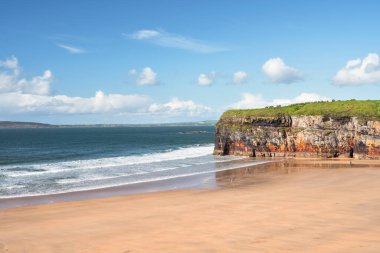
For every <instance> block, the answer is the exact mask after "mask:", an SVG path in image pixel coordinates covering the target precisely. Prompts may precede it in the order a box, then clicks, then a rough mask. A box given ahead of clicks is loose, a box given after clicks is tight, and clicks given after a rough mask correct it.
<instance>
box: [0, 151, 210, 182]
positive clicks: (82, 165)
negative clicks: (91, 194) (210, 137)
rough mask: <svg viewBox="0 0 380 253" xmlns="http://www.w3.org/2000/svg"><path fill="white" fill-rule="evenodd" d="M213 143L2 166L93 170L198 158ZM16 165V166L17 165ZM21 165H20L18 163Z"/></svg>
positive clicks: (12, 174) (14, 174) (13, 173)
mask: <svg viewBox="0 0 380 253" xmlns="http://www.w3.org/2000/svg"><path fill="white" fill-rule="evenodd" d="M213 148H214V146H213V144H208V145H204V146H191V147H184V148H179V149H177V150H172V151H166V152H157V153H150V154H143V155H131V156H119V157H109V158H99V159H88V160H76V161H69V162H57V163H45V164H32V165H23V166H25V167H27V168H28V169H29V170H36V171H20V170H18V171H12V166H3V167H0V168H4V169H6V171H4V172H3V173H4V174H6V175H7V176H10V177H19V176H29V175H42V174H46V173H55V172H63V171H66V172H67V171H73V170H75V171H77V170H91V169H99V168H110V167H118V166H126V165H137V164H148V163H157V162H164V161H173V160H184V159H188V158H196V157H201V156H206V155H211V154H212V151H213ZM15 167H16V166H15ZM17 167H20V165H17Z"/></svg>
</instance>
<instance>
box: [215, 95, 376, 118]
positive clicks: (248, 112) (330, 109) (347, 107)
mask: <svg viewBox="0 0 380 253" xmlns="http://www.w3.org/2000/svg"><path fill="white" fill-rule="evenodd" d="M281 114H287V115H326V116H337V117H343V116H350V117H358V118H370V119H371V118H372V119H373V118H374V119H380V100H354V99H353V100H347V101H332V102H312V103H301V104H294V105H289V106H276V107H273V106H270V107H266V108H261V109H245V110H228V111H226V112H224V113H223V115H222V116H221V119H228V118H231V117H234V116H235V117H236V116H237V117H272V116H278V115H281Z"/></svg>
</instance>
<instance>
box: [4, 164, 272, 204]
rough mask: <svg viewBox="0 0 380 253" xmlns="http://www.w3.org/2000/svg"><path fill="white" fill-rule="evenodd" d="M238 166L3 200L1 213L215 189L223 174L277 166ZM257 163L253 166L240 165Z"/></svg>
mask: <svg viewBox="0 0 380 253" xmlns="http://www.w3.org/2000/svg"><path fill="white" fill-rule="evenodd" d="M231 162H235V163H236V167H234V168H227V169H224V170H219V171H209V172H207V171H206V172H204V173H196V174H194V175H179V176H177V177H173V178H165V179H159V180H153V181H146V182H136V183H129V184H124V185H116V186H105V187H100V188H94V189H84V190H75V191H69V192H61V193H51V194H42V195H31V196H16V197H5V198H1V197H0V210H1V209H7V208H14V207H21V206H30V205H41V204H48V203H56V202H67V201H80V200H86V199H97V198H105V197H112V196H126V195H130V194H140V193H149V192H161V191H168V190H176V189H203V188H205V189H207V188H208V189H213V188H216V182H215V175H216V174H217V173H218V172H221V171H228V170H236V169H241V168H246V167H255V166H259V165H260V164H262V163H268V162H276V161H271V160H263V159H249V158H242V159H239V160H235V161H231ZM244 162H257V164H253V165H244V164H240V165H239V163H244Z"/></svg>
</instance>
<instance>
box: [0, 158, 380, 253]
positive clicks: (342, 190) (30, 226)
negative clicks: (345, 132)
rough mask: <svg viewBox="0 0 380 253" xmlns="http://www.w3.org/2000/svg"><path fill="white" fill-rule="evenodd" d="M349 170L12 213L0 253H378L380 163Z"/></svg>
mask: <svg viewBox="0 0 380 253" xmlns="http://www.w3.org/2000/svg"><path fill="white" fill-rule="evenodd" d="M342 163H343V164H346V165H345V166H339V165H338V164H342ZM347 163H348V161H347V160H346V161H332V162H331V161H329V162H325V161H323V162H316V161H306V160H297V161H293V162H288V163H286V165H284V164H283V163H276V165H274V164H271V165H266V166H267V167H265V166H262V168H256V169H254V170H253V169H250V170H239V171H235V172H223V173H220V174H219V175H217V180H218V182H219V183H220V185H222V187H219V188H218V189H213V190H179V191H168V192H159V193H148V194H138V195H130V196H125V197H111V198H104V199H92V200H84V201H76V202H67V203H54V204H48V205H40V206H29V207H21V208H13V209H3V210H0V252H1V253H3V252H10V253H14V252H38V253H44V252H46V253H54V252H107V253H113V252H115V253H126V252H359V253H364V252H373V253H378V252H380V166H379V162H370V163H371V164H372V167H368V166H367V165H365V164H366V163H367V162H359V161H354V165H353V166H352V167H348V166H347ZM359 163H360V164H359ZM331 164H333V165H331ZM357 164H359V165H357ZM325 165H328V167H329V168H326V166H325ZM317 167H318V168H317ZM336 168H338V169H336ZM259 170H263V171H266V172H265V173H264V172H262V173H257V171H259ZM242 171H243V172H242ZM229 178H230V179H229Z"/></svg>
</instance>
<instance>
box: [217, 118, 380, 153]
mask: <svg viewBox="0 0 380 253" xmlns="http://www.w3.org/2000/svg"><path fill="white" fill-rule="evenodd" d="M214 154H217V155H249V156H257V157H263V156H266V157H268V156H269V157H271V156H272V157H273V156H276V157H286V156H293V157H295V156H296V157H350V156H352V157H355V158H377V159H379V158H380V121H377V120H362V119H358V118H356V117H329V116H290V115H279V116H275V117H241V116H236V117H228V118H221V119H220V121H219V122H218V124H217V129H216V134H215V149H214Z"/></svg>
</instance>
